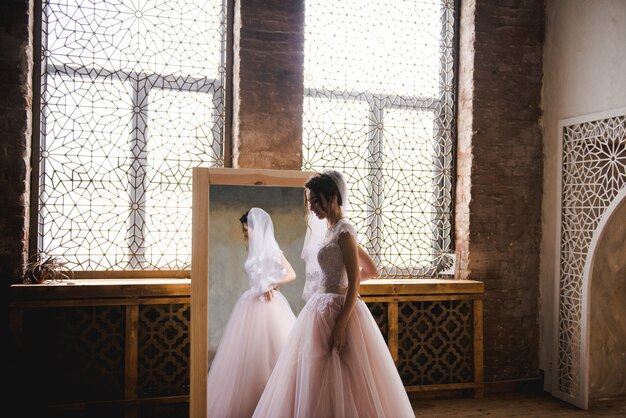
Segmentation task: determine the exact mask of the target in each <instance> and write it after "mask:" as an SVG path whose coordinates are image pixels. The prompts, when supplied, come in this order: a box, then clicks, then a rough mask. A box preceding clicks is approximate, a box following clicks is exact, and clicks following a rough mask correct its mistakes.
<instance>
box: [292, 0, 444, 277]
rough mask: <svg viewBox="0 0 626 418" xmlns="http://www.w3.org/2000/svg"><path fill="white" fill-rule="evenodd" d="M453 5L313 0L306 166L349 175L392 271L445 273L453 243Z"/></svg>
mask: <svg viewBox="0 0 626 418" xmlns="http://www.w3.org/2000/svg"><path fill="white" fill-rule="evenodd" d="M455 7H456V4H455V2H454V1H451V0H447V1H444V0H432V1H423V2H415V1H412V0H411V1H409V0H407V1H396V0H393V1H390V0H368V1H362V0H349V1H342V2H336V1H329V0H314V1H307V7H306V11H305V13H306V16H305V74H304V83H305V86H304V87H305V93H304V96H305V97H304V111H303V113H304V115H303V138H302V141H303V170H307V171H309V170H319V169H321V168H325V167H333V168H336V169H340V170H342V171H343V172H344V173H345V174H346V175H347V177H348V179H349V187H350V192H351V201H350V208H349V213H348V215H349V216H350V218H351V219H352V220H353V221H354V222H355V223H356V227H357V230H358V232H359V236H360V240H361V243H362V244H363V245H364V246H365V247H366V248H367V249H368V250H369V252H370V254H372V255H373V256H374V259H375V261H376V262H377V264H378V267H379V269H380V271H382V272H384V274H385V275H386V276H388V277H412V276H435V275H437V273H438V272H439V271H441V270H443V269H445V264H446V260H447V259H448V258H447V254H448V253H450V252H451V251H452V250H453V240H452V193H453V178H454V176H453V172H454V170H453V161H454V158H453V152H454V146H453V143H454V137H455V135H454V129H455V127H454V119H455V71H454V59H455V46H454V45H455V36H456V34H455V13H456V12H455Z"/></svg>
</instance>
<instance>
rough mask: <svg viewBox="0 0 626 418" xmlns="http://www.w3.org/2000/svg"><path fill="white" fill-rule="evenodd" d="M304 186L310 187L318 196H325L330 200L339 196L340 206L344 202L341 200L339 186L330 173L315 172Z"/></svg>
mask: <svg viewBox="0 0 626 418" xmlns="http://www.w3.org/2000/svg"><path fill="white" fill-rule="evenodd" d="M304 187H305V188H307V189H309V190H310V191H311V192H313V193H314V194H315V195H317V196H324V197H325V198H326V200H328V201H330V200H331V199H332V198H333V197H337V203H338V204H339V206H341V205H342V204H343V202H342V201H341V193H339V188H337V185H336V184H335V182H334V181H333V179H332V178H330V176H329V175H328V174H324V173H315V174H313V175H312V176H311V177H310V178H309V179H308V180H307V181H306V183H304Z"/></svg>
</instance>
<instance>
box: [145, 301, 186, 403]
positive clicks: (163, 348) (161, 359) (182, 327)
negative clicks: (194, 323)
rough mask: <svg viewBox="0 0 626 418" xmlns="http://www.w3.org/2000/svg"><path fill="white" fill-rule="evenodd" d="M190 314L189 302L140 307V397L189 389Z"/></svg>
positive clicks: (173, 394) (177, 393) (175, 392)
mask: <svg viewBox="0 0 626 418" xmlns="http://www.w3.org/2000/svg"><path fill="white" fill-rule="evenodd" d="M190 318H191V311H190V308H189V305H185V304H176V305H146V306H141V307H140V310H139V330H138V331H139V370H138V378H137V392H138V395H139V397H145V398H148V397H156V396H176V395H185V394H188V393H189V367H188V366H189V364H190V352H189V349H190V346H189V321H190ZM181 382H183V384H182V385H181Z"/></svg>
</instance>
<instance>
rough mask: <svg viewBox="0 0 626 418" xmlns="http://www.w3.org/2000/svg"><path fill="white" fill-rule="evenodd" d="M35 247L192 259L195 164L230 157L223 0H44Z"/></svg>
mask: <svg viewBox="0 0 626 418" xmlns="http://www.w3.org/2000/svg"><path fill="white" fill-rule="evenodd" d="M41 7H42V9H41V11H42V50H41V102H40V112H41V124H40V137H39V149H38V154H39V178H38V194H39V199H38V204H39V206H38V208H37V209H38V237H37V249H38V250H39V251H43V252H45V253H47V254H52V255H57V256H61V257H63V258H64V259H66V260H67V261H68V262H69V265H70V266H71V267H72V268H73V269H77V270H120V269H147V270H156V269H165V270H177V269H183V268H186V266H188V264H189V261H190V249H191V168H192V167H194V166H198V165H205V166H223V164H224V158H223V155H224V150H223V147H224V139H223V138H224V100H225V96H226V93H225V90H224V86H225V77H226V67H225V63H226V1H224V0H212V1H207V0H169V1H156V2H154V1H145V2H144V1H139V2H130V1H125V0H106V1H104V0H92V1H90V2H87V3H85V2H80V1H76V0H57V1H54V2H53V1H46V0H44V1H42V4H41Z"/></svg>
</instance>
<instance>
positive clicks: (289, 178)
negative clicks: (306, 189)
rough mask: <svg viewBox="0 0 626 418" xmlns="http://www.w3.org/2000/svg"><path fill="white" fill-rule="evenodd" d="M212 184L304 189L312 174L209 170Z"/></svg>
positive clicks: (300, 172) (250, 170)
mask: <svg viewBox="0 0 626 418" xmlns="http://www.w3.org/2000/svg"><path fill="white" fill-rule="evenodd" d="M207 170H208V173H209V180H208V183H211V184H227V185H239V186H279V187H280V186H284V187H303V186H304V183H305V182H306V181H307V180H308V179H309V177H311V175H312V174H313V173H312V172H307V171H298V170H266V169H263V170H259V169H246V168H237V169H233V168H208V169H207Z"/></svg>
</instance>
